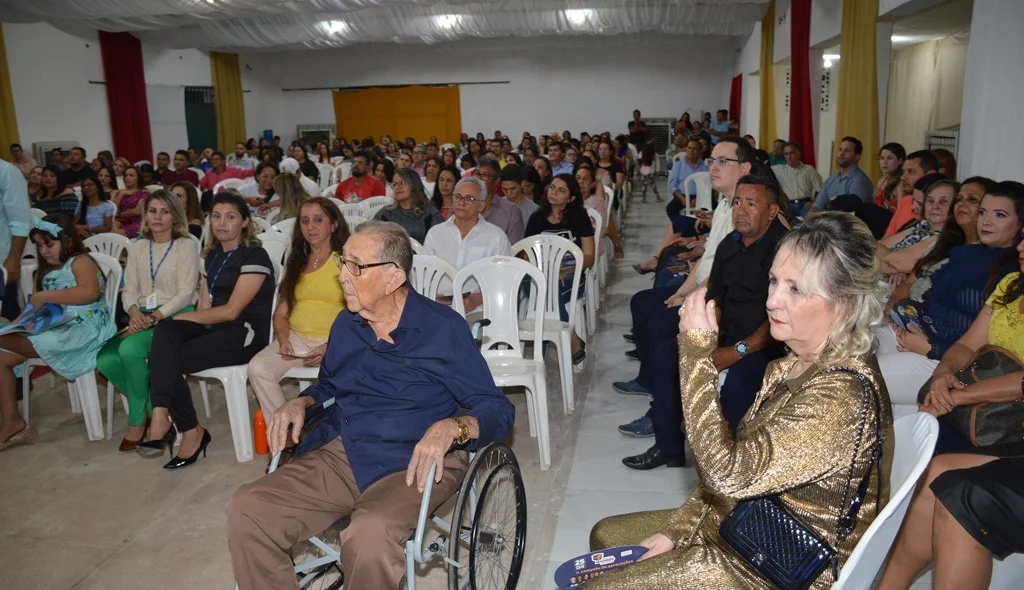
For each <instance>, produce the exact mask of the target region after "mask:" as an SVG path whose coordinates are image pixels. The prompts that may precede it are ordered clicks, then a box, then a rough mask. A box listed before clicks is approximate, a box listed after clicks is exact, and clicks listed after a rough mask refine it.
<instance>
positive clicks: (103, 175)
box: [96, 166, 120, 198]
mask: <svg viewBox="0 0 1024 590" xmlns="http://www.w3.org/2000/svg"><path fill="white" fill-rule="evenodd" d="M96 178H98V179H99V181H100V190H101V191H103V192H104V193H106V194H107V197H108V198H109V197H110V195H112V194H114V191H116V190H120V189H119V188H118V186H117V183H115V182H114V178H115V176H114V169H113V168H108V167H106V166H101V167H100V169H99V170H97V171H96Z"/></svg>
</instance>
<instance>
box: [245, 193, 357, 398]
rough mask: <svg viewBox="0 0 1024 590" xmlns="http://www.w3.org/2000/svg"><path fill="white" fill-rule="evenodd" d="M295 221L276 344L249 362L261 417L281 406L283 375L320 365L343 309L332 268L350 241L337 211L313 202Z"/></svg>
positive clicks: (277, 316)
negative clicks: (332, 325) (333, 325)
mask: <svg viewBox="0 0 1024 590" xmlns="http://www.w3.org/2000/svg"><path fill="white" fill-rule="evenodd" d="M297 219H298V222H297V223H296V224H295V227H294V229H293V230H292V235H291V242H292V245H291V250H290V252H289V254H288V260H287V262H286V263H285V267H284V271H283V272H284V277H283V278H282V279H281V288H280V291H279V298H278V303H277V309H275V310H274V321H273V329H274V335H275V336H276V338H275V339H274V340H273V341H272V342H271V343H270V346H268V347H266V348H264V349H263V350H261V351H260V352H259V354H257V355H256V356H255V357H253V359H252V360H251V361H249V382H250V383H252V388H253V391H255V392H256V399H257V400H259V402H260V408H262V409H263V414H264V415H265V416H271V415H273V413H274V412H276V411H277V409H278V408H280V407H281V406H282V405H283V404H284V402H285V399H284V391H283V390H282V389H281V377H283V376H284V374H285V373H287V372H288V371H289V370H291V369H293V368H298V367H316V366H319V365H320V363H321V361H322V360H323V358H324V353H325V352H326V351H327V337H328V336H329V335H330V331H331V324H333V323H334V319H335V318H336V317H337V316H338V314H339V313H341V311H342V310H343V309H344V308H345V296H344V294H343V293H342V290H341V283H339V282H338V271H339V268H338V267H337V265H336V264H335V262H336V258H335V257H336V256H340V255H341V252H342V248H343V247H344V246H345V242H346V241H347V240H348V224H347V223H345V219H344V218H343V217H342V215H341V211H340V210H339V209H338V207H337V205H335V204H334V203H332V202H331V201H330V200H329V199H326V198H324V197H312V198H311V199H310V200H308V201H306V202H305V203H303V205H302V208H301V210H300V212H299V216H298V218H297Z"/></svg>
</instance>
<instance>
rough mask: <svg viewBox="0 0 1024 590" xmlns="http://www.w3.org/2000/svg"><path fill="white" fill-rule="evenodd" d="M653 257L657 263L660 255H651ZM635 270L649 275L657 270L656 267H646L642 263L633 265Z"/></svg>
mask: <svg viewBox="0 0 1024 590" xmlns="http://www.w3.org/2000/svg"><path fill="white" fill-rule="evenodd" d="M651 258H653V259H654V260H655V264H657V260H658V257H657V256H651ZM633 270H635V271H636V272H637V274H641V275H649V274H651V273H652V272H655V270H656V268H644V267H643V266H641V265H640V264H634V265H633Z"/></svg>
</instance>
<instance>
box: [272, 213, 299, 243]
mask: <svg viewBox="0 0 1024 590" xmlns="http://www.w3.org/2000/svg"><path fill="white" fill-rule="evenodd" d="M274 229H275V230H276V231H279V232H281V233H283V234H284V235H286V236H288V237H289V238H290V237H291V235H292V231H293V230H294V229H295V218H294V217H292V218H291V219H285V220H284V221H278V222H277V223H275V224H274Z"/></svg>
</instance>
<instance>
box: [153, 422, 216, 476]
mask: <svg viewBox="0 0 1024 590" xmlns="http://www.w3.org/2000/svg"><path fill="white" fill-rule="evenodd" d="M212 440H213V437H212V436H210V431H209V430H204V431H203V440H202V441H200V442H199V448H198V449H196V452H195V453H192V456H191V457H178V456H177V455H175V456H174V457H172V458H171V460H170V461H168V462H167V464H166V465H164V469H180V468H182V467H188V466H189V465H191V464H193V463H195V462H196V461H198V460H199V453H202V454H203V456H204V457H205V456H206V447H207V446H208V445H209V444H210V441H212Z"/></svg>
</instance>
